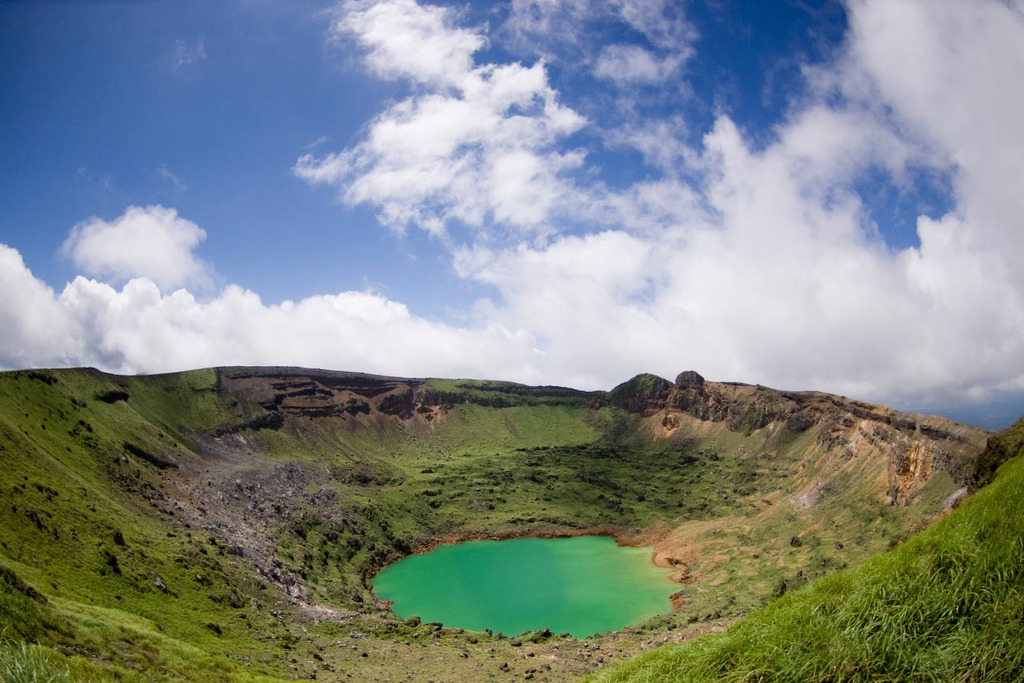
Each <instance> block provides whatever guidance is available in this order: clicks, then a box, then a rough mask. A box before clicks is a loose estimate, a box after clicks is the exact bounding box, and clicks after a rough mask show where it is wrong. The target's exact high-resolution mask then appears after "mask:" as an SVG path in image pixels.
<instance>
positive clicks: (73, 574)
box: [0, 368, 1013, 681]
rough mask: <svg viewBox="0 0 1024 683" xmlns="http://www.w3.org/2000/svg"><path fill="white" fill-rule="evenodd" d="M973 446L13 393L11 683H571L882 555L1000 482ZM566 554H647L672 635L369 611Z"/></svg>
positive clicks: (500, 397)
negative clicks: (420, 574) (421, 564)
mask: <svg viewBox="0 0 1024 683" xmlns="http://www.w3.org/2000/svg"><path fill="white" fill-rule="evenodd" d="M988 436H989V435H988V434H986V433H984V432H981V431H979V430H975V429H972V428H969V427H964V426H962V425H956V424H954V423H951V422H949V421H946V420H942V419H940V418H926V417H923V416H914V415H907V414H903V413H898V412H896V411H891V410H889V409H886V408H882V407H879V406H870V405H868V404H863V403H858V402H855V401H850V400H847V399H842V398H839V397H831V396H827V395H823V394H815V393H807V394H800V393H786V392H777V391H773V390H770V389H767V388H764V387H752V386H747V385H732V384H730V385H727V384H719V383H713V382H705V381H704V380H703V378H701V377H700V376H699V375H697V374H696V373H693V372H689V373H683V374H681V375H680V377H679V378H677V380H676V382H675V383H673V382H671V381H668V380H663V379H661V378H656V377H654V376H651V375H641V376H638V377H637V378H634V379H633V380H631V381H629V382H626V383H624V384H623V385H621V386H620V387H617V388H616V389H615V390H613V391H611V392H579V391H574V390H572V389H565V388H560V387H526V386H523V385H517V384H511V383H504V382H487V381H469V380H411V379H401V378H388V377H376V376H371V375H361V374H358V373H336V372H327V371H313V370H303V369H297V368H222V369H216V370H202V371H195V372H189V373H179V374H172V375H160V376H150V377H118V376H112V375H107V374H103V373H100V372H97V371H94V370H86V369H81V370H60V371H56V370H54V371H49V370H32V371H20V372H7V373H0V465H2V466H0V641H2V643H0V672H4V673H3V675H4V676H5V679H6V678H12V679H13V680H34V679H31V678H25V677H24V676H23V677H22V678H18V677H17V676H19V675H20V674H15V673H13V672H14V671H16V670H19V669H24V668H27V669H31V668H32V667H37V668H40V669H41V670H42V671H44V672H49V673H51V674H52V673H55V672H56V673H58V674H63V673H65V672H66V673H67V675H69V676H70V677H71V678H72V679H73V680H147V681H148V680H182V679H184V680H282V679H284V680H288V679H303V678H306V679H308V678H311V677H314V676H315V677H316V678H317V679H318V680H348V679H354V680H374V679H376V680H428V679H434V680H467V681H469V680H480V679H482V678H488V677H491V676H500V677H505V678H509V677H514V676H518V677H522V678H525V677H527V676H530V677H532V678H534V679H537V680H571V679H577V678H579V677H581V676H583V675H586V674H588V673H592V672H594V671H597V670H600V669H602V668H603V667H607V666H609V665H611V664H612V663H614V662H617V661H620V660H623V659H626V658H628V657H630V656H633V655H635V654H638V653H640V652H641V651H643V650H645V649H650V648H652V647H654V646H655V645H657V644H660V643H664V642H670V641H676V640H678V639H681V638H690V637H692V636H693V635H695V634H699V633H703V632H706V631H714V630H719V629H722V628H724V627H725V626H727V625H728V624H730V623H732V622H734V621H736V620H737V619H739V618H740V617H742V616H743V615H745V614H747V613H749V612H751V611H752V610H756V609H758V608H760V607H761V606H763V605H765V604H768V603H769V602H771V601H772V600H774V598H775V597H777V596H779V595H784V594H785V597H784V598H783V602H782V603H780V604H783V605H785V604H789V601H792V600H793V598H790V597H789V596H790V595H791V594H793V591H794V590H795V589H796V588H797V587H799V586H800V585H803V584H806V583H808V582H810V581H813V580H814V579H815V578H816V577H819V576H829V575H834V574H835V573H836V572H837V571H839V570H841V569H842V568H844V567H853V566H857V565H859V564H860V563H861V562H863V561H864V560H865V559H867V558H868V557H870V556H872V555H874V554H876V553H878V552H880V551H883V550H885V549H887V548H890V547H892V546H895V545H897V544H898V543H900V542H901V541H902V540H903V539H905V538H907V537H908V536H910V535H911V534H913V533H914V532H915V531H916V530H918V529H921V528H924V527H925V526H927V525H928V524H929V522H930V521H931V520H932V519H934V518H935V517H936V516H939V515H942V514H943V513H944V510H946V509H947V508H948V507H949V505H950V504H952V502H953V501H956V500H959V499H960V498H961V497H963V496H964V495H966V493H967V492H968V491H969V490H971V487H973V486H976V485H977V484H978V483H979V482H982V481H985V480H986V478H987V477H989V475H990V473H991V472H992V471H994V470H995V468H996V467H997V466H998V465H999V463H1001V462H1002V460H1004V459H1005V457H1007V455H1008V454H1009V452H1010V450H1012V448H1013V444H1012V443H1011V442H1012V439H1010V437H1006V439H1004V441H1001V442H999V443H1002V444H1004V445H1003V446H1001V447H1000V448H1001V450H1000V449H992V448H990V449H989V450H987V451H986V450H985V445H986V443H987V441H988ZM1007 439H1009V440H1007ZM1004 442H1005V443H1004ZM1006 444H1008V445H1006ZM1003 478H1004V477H1003V475H1000V477H999V478H997V479H996V483H997V484H998V483H999V482H1000V481H1002V479H1003ZM979 499H980V500H984V499H982V498H979ZM973 500H974V499H973V498H972V499H971V501H969V502H970V503H972V504H973V502H972V501H973ZM962 509H968V508H967V506H966V504H965V506H963V508H962ZM957 514H960V513H957ZM955 517H956V515H954V516H953V518H955ZM577 533H605V534H612V535H615V536H616V538H617V539H618V540H619V541H620V542H622V543H634V544H641V545H653V546H654V548H655V550H656V556H657V559H658V561H659V562H662V563H664V564H666V565H669V566H672V567H674V568H675V570H676V578H677V579H678V580H679V581H680V584H679V591H678V593H677V595H676V600H675V603H676V610H675V611H674V612H673V613H671V614H667V615H663V616H660V617H656V618H654V619H652V620H650V621H648V622H646V623H644V624H641V625H638V626H635V627H631V628H628V629H625V630H623V631H621V632H617V633H610V634H603V635H600V636H597V637H595V638H591V639H587V640H586V641H578V640H575V639H572V638H562V637H559V636H557V635H552V634H549V633H548V634H545V633H535V634H521V635H520V634H511V635H515V636H516V637H512V638H510V637H505V636H502V635H500V634H494V635H492V634H489V633H486V632H482V633H471V632H465V631H462V630H460V629H454V628H446V627H444V626H443V625H441V624H421V623H418V621H416V622H413V621H410V622H408V623H407V622H405V621H402V620H400V619H398V618H397V617H395V616H394V615H392V614H391V613H390V612H389V611H388V609H387V606H386V605H383V604H381V603H379V602H378V601H377V599H376V598H375V596H374V595H373V593H372V591H371V590H370V588H369V587H368V586H369V583H368V577H369V576H371V575H372V573H373V572H374V571H375V570H376V569H378V568H379V567H381V566H383V564H385V563H387V562H389V561H391V560H394V559H396V558H399V557H401V556H403V555H406V554H408V553H410V552H415V551H416V550H418V549H424V548H429V547H431V546H433V545H435V544H437V543H441V542H447V541H457V540H462V539H467V538H483V537H487V538H506V537H514V536H523V535H568V534H577ZM837 585H838V584H837ZM776 609H777V608H776ZM5 667H6V668H5ZM43 680H46V678H45V677H43Z"/></svg>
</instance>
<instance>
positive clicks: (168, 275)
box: [61, 206, 212, 290]
mask: <svg viewBox="0 0 1024 683" xmlns="http://www.w3.org/2000/svg"><path fill="white" fill-rule="evenodd" d="M205 239H206V232H205V231H204V230H203V229H202V228H200V227H199V226H198V225H196V224H195V223H193V222H192V221H189V220H185V219H184V218H181V217H179V216H178V213H177V212H176V211H175V210H174V209H167V208H164V207H162V206H148V207H145V208H142V207H138V206H132V207H129V208H128V209H127V210H126V211H125V212H124V214H122V215H121V216H119V217H118V218H116V219H114V220H113V221H111V222H108V221H105V220H103V219H101V218H90V219H89V220H87V221H84V222H82V223H79V224H78V225H76V226H75V227H73V228H72V229H71V233H70V235H68V238H67V240H65V242H64V244H63V246H62V247H61V251H62V253H63V254H64V255H66V256H69V257H70V258H71V259H72V261H73V262H74V263H75V265H76V266H78V267H79V268H81V269H82V270H83V271H84V272H85V273H87V274H89V275H93V276H96V277H101V278H107V277H109V278H112V279H113V280H114V281H115V282H125V281H127V280H129V279H131V278H134V277H147V278H149V279H151V280H152V281H153V282H155V283H156V284H157V285H159V286H160V287H161V288H163V289H165V290H166V289H172V288H174V287H180V286H183V285H199V286H201V287H202V286H207V285H209V284H210V279H211V272H212V271H211V268H210V267H209V266H208V265H207V264H206V263H204V262H203V261H201V260H200V259H198V258H196V256H195V255H194V254H193V253H192V251H193V250H194V249H195V248H196V247H197V246H198V245H199V243H200V242H202V241H203V240H205Z"/></svg>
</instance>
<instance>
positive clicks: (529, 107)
mask: <svg viewBox="0 0 1024 683" xmlns="http://www.w3.org/2000/svg"><path fill="white" fill-rule="evenodd" d="M454 19H455V17H454V14H453V12H452V10H448V9H444V8H440V7H434V6H421V5H418V4H417V3H415V2H413V1H412V0H388V1H385V2H378V3H372V4H368V3H363V2H358V3H347V4H345V5H344V6H343V11H342V13H341V15H340V18H339V19H338V20H337V21H336V22H335V24H334V26H333V31H334V33H335V34H337V35H340V36H346V37H349V38H352V39H354V40H355V41H356V42H357V43H358V44H359V45H360V46H362V47H363V48H364V49H365V50H366V59H367V62H368V64H369V65H370V67H371V68H372V69H373V70H374V71H375V72H377V73H379V74H381V75H383V76H385V77H388V78H402V79H407V80H409V81H411V82H412V83H413V84H415V85H416V86H418V87H419V88H420V89H421V90H422V93H421V94H418V95H415V96H413V97H409V98H407V99H405V100H403V101H401V102H399V103H397V104H395V105H394V106H392V107H390V108H389V109H387V110H386V111H384V112H383V113H381V114H380V115H379V116H378V117H377V118H376V119H375V120H374V121H373V122H372V123H371V124H370V126H369V130H368V132H367V135H366V139H365V140H363V141H362V142H360V143H358V144H357V145H355V146H354V147H351V148H349V149H346V150H343V151H340V152H335V153H329V154H326V155H322V156H316V155H313V154H306V155H303V156H302V157H300V158H299V159H298V161H297V162H296V164H295V167H294V169H293V171H294V172H295V174H296V175H297V176H298V177H300V178H303V179H304V180H306V181H308V182H310V183H313V184H326V185H332V186H335V187H337V188H338V189H339V191H340V195H341V198H342V199H343V200H344V201H345V202H347V203H349V204H368V205H371V206H374V207H376V209H377V210H378V215H379V216H380V219H381V220H382V222H384V223H385V224H386V225H388V226H390V227H391V228H393V229H396V230H398V231H402V230H405V229H406V227H407V226H410V225H413V226H417V227H420V228H423V229H426V230H428V231H430V232H432V233H434V234H436V235H445V234H447V232H448V226H449V224H450V223H452V222H455V223H457V224H459V225H465V226H469V227H471V228H476V229H480V228H484V227H488V226H494V225H499V226H504V227H507V228H508V229H511V230H513V231H520V232H524V233H538V232H544V231H545V229H546V225H545V221H546V219H548V218H549V216H550V215H551V214H552V213H554V212H555V211H556V210H563V211H564V210H569V211H571V207H569V206H564V205H563V202H566V201H568V200H570V199H572V198H574V196H575V195H574V194H573V192H572V191H571V189H570V184H569V182H568V181H567V175H566V174H568V173H570V172H571V171H572V170H574V169H576V168H578V167H579V166H580V164H581V163H582V160H583V159H582V156H581V155H580V154H579V153H577V152H575V151H573V150H562V149H559V148H558V147H557V143H559V142H563V141H564V140H565V139H566V138H567V137H568V136H569V135H571V134H572V133H574V132H576V131H577V130H579V129H580V128H581V127H582V126H583V125H584V120H583V118H582V117H581V116H580V115H579V114H577V113H576V112H574V111H572V110H571V109H569V108H567V107H565V106H563V105H562V104H560V103H559V102H558V99H557V97H556V93H555V92H554V90H552V88H551V87H550V85H549V84H548V80H547V74H546V71H545V67H544V64H543V63H540V62H538V63H536V64H533V65H532V66H525V65H523V64H521V63H518V62H515V63H511V64H505V65H496V64H485V65H482V66H475V65H474V62H473V59H472V57H473V54H474V53H475V52H476V51H477V50H479V49H480V47H482V46H483V44H484V38H483V36H482V35H480V33H479V32H478V31H469V30H466V29H460V28H457V27H455V26H454V24H453V22H454Z"/></svg>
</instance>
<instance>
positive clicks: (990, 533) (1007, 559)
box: [600, 419, 1024, 681]
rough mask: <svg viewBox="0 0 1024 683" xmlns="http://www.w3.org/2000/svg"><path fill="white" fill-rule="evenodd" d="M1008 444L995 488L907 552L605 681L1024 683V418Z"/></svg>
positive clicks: (1007, 436)
mask: <svg viewBox="0 0 1024 683" xmlns="http://www.w3.org/2000/svg"><path fill="white" fill-rule="evenodd" d="M1002 440H1003V443H1004V444H1007V445H1008V446H1009V447H1011V448H1013V450H1014V451H1017V457H1015V458H1014V459H1013V460H1011V461H1009V462H1007V463H1006V464H1005V465H1003V467H1002V468H1001V469H1000V470H999V472H998V475H997V477H996V478H995V481H994V482H993V483H992V484H991V485H989V486H988V487H986V488H985V489H983V490H982V491H980V492H978V493H977V494H976V495H974V496H973V497H971V498H970V499H969V500H967V501H966V502H965V503H963V505H961V506H960V507H959V508H958V509H957V510H956V511H954V512H953V513H952V514H951V515H949V516H948V517H946V518H945V519H943V520H942V521H940V522H938V523H936V524H935V525H934V526H932V527H930V528H929V529H927V530H925V531H924V532H922V533H921V534H919V535H917V536H915V537H913V538H911V539H910V540H909V541H908V542H906V543H905V544H903V545H901V546H899V547H897V548H896V549H894V550H892V551H890V552H887V553H885V554H882V555H879V556H876V557H874V558H872V559H871V560H869V561H868V562H867V563H866V564H864V565H862V566H861V567H859V568H857V569H855V570H852V571H847V572H842V573H839V574H835V575H832V576H829V577H826V578H823V579H821V580H819V581H817V582H815V583H814V584H812V585H810V586H808V587H807V589H805V590H802V591H798V592H794V593H791V594H789V595H786V596H785V597H783V598H782V599H780V600H778V601H776V602H774V603H772V604H771V605H770V606H768V607H767V608H765V609H763V610H761V611H759V612H756V613H754V614H752V615H750V616H749V617H747V618H746V619H744V620H743V621H741V622H739V623H738V624H736V625H735V626H734V627H733V628H731V629H730V630H728V631H726V632H724V633H721V634H716V635H713V636H708V637H706V638H701V639H697V640H693V641H690V642H688V643H686V644H684V645H681V646H674V647H666V648H663V649H660V650H657V651H654V652H651V653H648V654H645V655H643V656H641V657H638V658H636V659H634V660H631V661H629V662H627V663H625V664H624V665H622V666H620V667H618V668H616V669H613V670H611V671H609V672H607V673H606V675H605V676H602V677H601V678H600V680H602V681H673V680H674V681H712V680H713V681H769V680H800V681H837V680H872V681H896V680H901V681H906V680H926V681H976V680H985V681H1019V680H1021V679H1022V677H1024V629H1021V619H1022V616H1024V502H1022V501H1024V448H1022V447H1021V442H1022V440H1024V419H1022V420H1021V421H1019V422H1017V424H1016V425H1014V426H1013V427H1011V428H1010V429H1009V430H1007V431H1006V432H1004V434H1003V435H1002Z"/></svg>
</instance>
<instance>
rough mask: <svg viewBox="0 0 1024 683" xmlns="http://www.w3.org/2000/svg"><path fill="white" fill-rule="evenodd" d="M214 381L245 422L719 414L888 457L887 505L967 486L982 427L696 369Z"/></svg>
mask: <svg viewBox="0 0 1024 683" xmlns="http://www.w3.org/2000/svg"><path fill="white" fill-rule="evenodd" d="M218 377H219V382H220V390H221V392H222V393H224V394H226V395H228V396H230V397H232V398H234V399H235V401H236V406H237V414H238V417H239V418H240V419H241V420H242V421H241V422H240V423H238V424H236V425H234V426H232V427H229V428H225V429H224V430H222V432H221V434H222V435H223V434H227V433H231V432H241V431H243V430H246V429H290V428H292V427H295V426H297V425H298V424H300V423H302V422H304V421H309V420H332V421H339V422H349V421H353V420H354V421H357V422H359V421H366V420H380V419H398V420H402V421H408V420H421V421H429V420H431V419H433V418H434V417H435V416H437V415H443V414H444V413H445V412H447V411H448V410H450V409H451V408H452V407H453V406H454V405H455V404H457V403H462V402H474V403H480V404H482V405H487V406H491V407H496V408H501V407H506V406H509V405H517V404H521V403H531V402H532V403H545V404H574V405H578V406H588V405H589V406H591V407H595V408H596V407H599V406H601V405H612V406H615V407H617V408H620V409H622V410H626V411H629V412H632V413H636V414H638V415H640V416H642V417H644V418H649V419H652V420H654V421H655V422H654V424H657V425H659V427H660V429H661V430H662V433H663V435H664V436H669V437H671V436H673V435H674V434H675V433H677V432H679V431H680V430H684V431H685V429H686V428H687V425H693V424H696V423H708V422H711V423H720V424H722V425H724V426H725V427H726V428H727V429H729V430H731V431H734V432H740V433H743V434H747V435H750V434H753V433H754V432H759V430H768V431H769V432H771V433H773V434H775V433H778V432H779V431H780V430H782V431H785V432H787V433H790V434H793V435H799V434H804V433H806V432H809V431H812V430H813V431H814V433H815V439H816V441H815V444H816V447H817V448H820V449H821V450H822V451H824V452H826V453H831V454H834V455H835V456H837V457H839V458H840V459H845V460H852V459H862V458H869V457H870V458H874V459H875V460H878V459H882V460H883V461H884V462H887V463H888V465H887V475H886V476H887V482H888V483H887V491H888V497H889V500H890V502H891V503H892V504H893V505H903V504H905V503H906V502H907V501H908V499H909V498H910V496H912V495H913V494H914V492H916V491H917V490H919V489H920V488H921V486H923V485H924V483H925V482H927V481H928V479H929V478H930V477H931V476H932V475H933V474H934V473H935V472H946V473H948V474H949V475H950V476H952V477H953V478H954V480H955V481H956V482H957V483H958V484H959V485H960V486H963V487H967V486H970V485H972V484H973V483H974V477H975V472H976V461H977V458H978V456H979V454H981V453H982V451H984V449H985V445H986V441H987V437H988V435H987V433H986V432H983V431H982V430H978V429H974V428H972V427H967V426H964V425H959V424H956V423H954V422H952V421H950V420H946V419H943V418H939V417H925V416H922V415H913V414H909V413H902V412H899V411H895V410H892V409H890V408H886V407H883V406H876V405H872V404H869V403H863V402H861V401H855V400H851V399H847V398H844V397H840V396H833V395H830V394H824V393H819V392H791V391H777V390H775V389H769V388H767V387H763V386H759V385H758V386H755V385H749V384H738V383H728V382H709V381H706V380H705V379H704V378H703V377H702V376H701V375H700V374H698V373H697V372H694V371H692V370H688V371H686V372H682V373H680V374H679V375H678V376H677V377H676V379H675V382H670V381H668V380H667V379H664V378H662V377H658V376H657V375H652V374H641V375H637V376H636V377H634V378H632V379H631V380H629V381H627V382H624V383H623V384H620V385H619V386H617V387H615V388H614V389H612V390H611V391H610V392H590V393H586V392H581V391H575V390H572V389H565V388H562V387H526V386H521V385H511V384H508V383H487V382H477V383H473V384H472V386H471V387H469V388H467V389H466V390H465V391H455V392H452V391H445V392H439V391H437V390H436V389H435V388H433V387H431V385H430V384H429V383H428V382H427V380H422V379H401V378H395V377H381V376H375V375H367V374H362V373H344V372H330V371H324V370H305V369H299V368H223V369H221V370H219V371H218Z"/></svg>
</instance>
